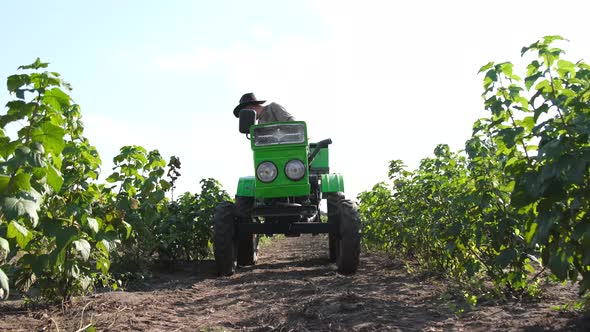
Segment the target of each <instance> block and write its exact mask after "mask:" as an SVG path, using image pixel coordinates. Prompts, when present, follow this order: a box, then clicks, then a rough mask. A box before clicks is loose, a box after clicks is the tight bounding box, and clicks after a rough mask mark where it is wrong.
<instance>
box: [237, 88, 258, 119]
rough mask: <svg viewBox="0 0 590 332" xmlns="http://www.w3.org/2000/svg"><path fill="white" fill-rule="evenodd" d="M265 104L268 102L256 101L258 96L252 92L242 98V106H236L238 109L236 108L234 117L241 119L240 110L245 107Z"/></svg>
mask: <svg viewBox="0 0 590 332" xmlns="http://www.w3.org/2000/svg"><path fill="white" fill-rule="evenodd" d="M264 103H266V100H258V99H256V96H255V95H254V93H252V92H249V93H246V94H244V95H243V96H242V98H240V104H239V105H238V106H236V108H234V115H235V116H236V118H237V117H239V116H240V115H239V114H240V110H241V109H242V108H244V107H245V106H248V105H256V104H264Z"/></svg>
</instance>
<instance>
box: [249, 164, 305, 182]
mask: <svg viewBox="0 0 590 332" xmlns="http://www.w3.org/2000/svg"><path fill="white" fill-rule="evenodd" d="M278 174H279V172H278V169H277V166H275V164H273V163H272V162H270V161H264V162H262V163H260V165H258V167H257V168H256V176H257V177H258V180H260V181H262V182H265V183H268V182H272V181H274V180H275V179H276V178H277V175H278ZM285 175H287V177H288V178H289V179H291V180H293V181H298V180H301V179H302V178H303V176H305V164H304V163H303V162H302V161H301V160H297V159H294V160H291V161H289V162H288V163H287V165H285Z"/></svg>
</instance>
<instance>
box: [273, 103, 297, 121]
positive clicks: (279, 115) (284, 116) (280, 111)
mask: <svg viewBox="0 0 590 332" xmlns="http://www.w3.org/2000/svg"><path fill="white" fill-rule="evenodd" d="M271 105H272V106H271V107H272V112H273V114H274V117H275V118H276V119H277V120H276V121H277V122H282V121H295V117H294V116H293V115H291V113H289V112H287V110H286V109H285V108H284V107H283V106H281V105H279V104H277V103H272V104H271Z"/></svg>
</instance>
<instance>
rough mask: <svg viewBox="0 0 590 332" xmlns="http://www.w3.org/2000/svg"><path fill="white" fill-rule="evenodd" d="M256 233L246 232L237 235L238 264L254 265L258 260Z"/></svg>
mask: <svg viewBox="0 0 590 332" xmlns="http://www.w3.org/2000/svg"><path fill="white" fill-rule="evenodd" d="M258 239H259V237H258V234H246V235H242V236H240V237H239V242H238V265H239V266H248V265H255V264H256V262H257V261H258Z"/></svg>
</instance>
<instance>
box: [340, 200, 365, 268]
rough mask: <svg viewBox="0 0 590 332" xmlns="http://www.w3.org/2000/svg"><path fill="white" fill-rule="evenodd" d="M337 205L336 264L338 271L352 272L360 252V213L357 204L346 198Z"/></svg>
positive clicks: (356, 264) (356, 266)
mask: <svg viewBox="0 0 590 332" xmlns="http://www.w3.org/2000/svg"><path fill="white" fill-rule="evenodd" d="M338 207H339V209H338V215H339V223H340V241H339V253H338V257H337V259H336V265H337V266H338V272H339V273H341V274H353V273H355V272H356V271H357V269H358V266H359V260H360V253H361V235H360V221H361V219H360V214H359V210H358V207H357V205H356V204H355V203H353V202H352V201H350V200H347V199H343V200H340V201H339V202H338Z"/></svg>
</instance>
